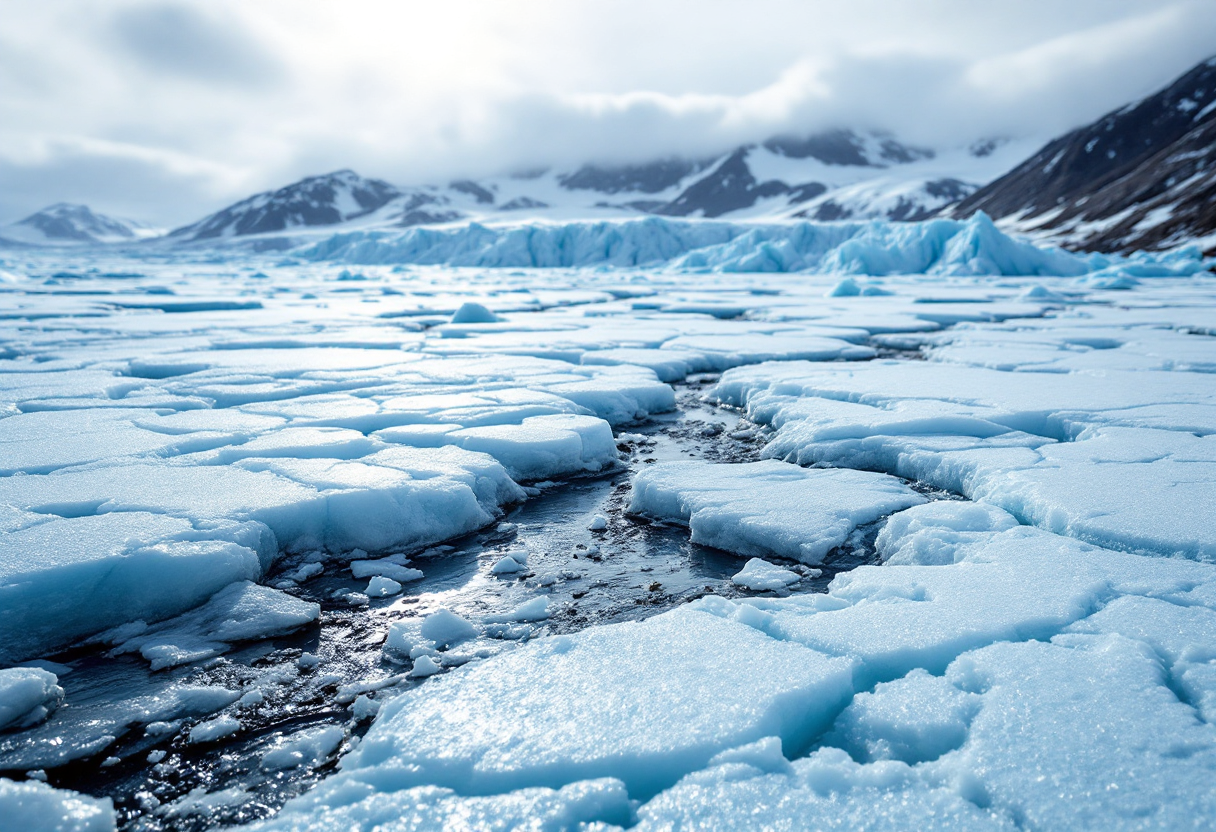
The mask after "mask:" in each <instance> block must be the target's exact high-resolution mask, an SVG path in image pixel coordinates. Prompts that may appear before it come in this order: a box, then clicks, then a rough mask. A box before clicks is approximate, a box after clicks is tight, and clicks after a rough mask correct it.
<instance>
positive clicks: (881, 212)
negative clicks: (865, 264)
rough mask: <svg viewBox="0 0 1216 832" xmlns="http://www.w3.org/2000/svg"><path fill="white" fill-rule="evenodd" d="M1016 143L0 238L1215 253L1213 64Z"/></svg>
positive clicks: (45, 217) (76, 219)
mask: <svg viewBox="0 0 1216 832" xmlns="http://www.w3.org/2000/svg"><path fill="white" fill-rule="evenodd" d="M1032 149H1033V146H1032V145H1028V144H1027V143H1026V142H1024V141H1023V142H1005V141H1000V140H990V141H983V142H978V143H975V144H972V145H971V146H968V147H957V148H952V149H933V148H927V147H920V146H916V145H913V144H910V143H906V142H903V141H901V140H899V139H898V138H897V137H895V136H893V135H890V134H886V133H878V132H857V131H851V130H833V131H828V132H823V133H817V134H813V135H809V136H778V137H774V138H772V139H769V140H768V141H765V142H761V143H759V144H749V145H744V146H741V147H737V148H735V149H733V150H731V151H729V152H727V153H723V154H722V155H720V156H717V157H714V158H706V159H682V158H665V159H657V160H653V161H650V162H646V163H642V164H632V165H604V164H587V165H583V166H581V167H578V168H575V169H572V170H549V169H546V170H536V171H529V172H525V173H517V174H515V175H511V176H499V177H491V178H486V179H479V180H476V181H474V180H469V179H464V180H454V181H451V182H448V183H446V184H432V185H424V186H416V187H400V186H397V185H393V184H390V183H388V182H385V181H383V180H380V179H366V178H363V177H361V176H359V175H358V174H356V173H354V172H353V171H350V170H342V171H337V172H335V173H330V174H325V175H323V176H312V177H309V178H307V179H303V180H301V181H299V182H296V183H294V184H291V185H288V186H286V187H284V188H280V189H279V190H277V191H267V192H266V193H261V194H256V195H254V196H251V197H249V198H247V199H244V200H241V201H240V202H237V203H235V204H233V205H230V206H229V207H227V208H225V209H223V210H222V211H218V212H216V213H214V214H211V215H210V216H207V217H204V218H203V219H201V220H199V221H198V222H195V223H191V224H190V225H187V226H184V227H181V228H178V229H175V230H173V231H171V232H169V233H168V234H162V233H161V232H156V231H154V230H151V229H148V228H147V227H145V226H141V225H139V224H136V223H131V222H129V221H125V220H116V219H113V218H109V217H105V216H102V215H99V214H95V213H93V212H91V211H90V210H89V209H88V208H86V207H84V206H79V205H62V204H61V205H55V206H52V207H50V208H47V209H45V210H43V211H40V212H38V213H37V214H34V215H33V216H30V217H27V218H26V219H24V220H22V221H21V222H19V223H14V224H12V225H9V226H6V227H4V228H0V238H2V239H3V240H4V241H11V242H17V243H22V244H31V245H48V244H51V245H55V244H61V245H64V244H66V245H81V244H97V243H132V242H136V241H140V240H145V239H148V238H151V237H160V238H161V240H162V243H161V244H176V245H181V244H191V245H215V244H220V243H224V242H227V243H240V244H242V245H243V246H247V247H249V248H252V249H255V250H268V249H269V250H273V249H286V248H290V247H294V246H295V245H298V244H300V243H301V242H304V240H305V239H309V238H315V237H316V236H317V235H318V234H331V233H334V232H338V231H348V230H361V229H372V228H377V229H392V228H404V227H409V226H415V225H442V224H449V223H467V222H481V223H496V222H510V221H521V220H527V219H550V220H572V219H612V218H626V217H631V216H642V215H648V214H649V215H659V216H672V217H704V218H725V219H740V220H744V219H766V220H779V219H810V220H816V221H833V220H857V219H887V220H894V221H912V220H922V219H928V218H931V217H934V216H957V217H965V216H970V215H971V214H973V213H974V212H976V211H979V210H982V211H984V212H986V213H987V214H988V215H989V216H991V217H993V218H994V219H996V220H997V222H998V224H999V225H1001V226H1002V227H1004V228H1006V229H1007V230H1013V231H1019V232H1023V233H1028V234H1031V235H1033V236H1036V237H1039V238H1044V239H1048V240H1052V241H1055V242H1059V243H1061V244H1063V245H1065V246H1066V247H1070V248H1078V249H1096V250H1102V251H1127V250H1134V249H1159V248H1168V247H1171V246H1175V245H1178V244H1181V243H1187V242H1195V241H1197V242H1199V244H1200V245H1202V246H1204V247H1205V250H1210V251H1213V252H1214V253H1216V207H1214V206H1216V59H1214V60H1212V61H1208V62H1205V63H1203V64H1200V65H1199V66H1197V67H1195V68H1194V69H1192V70H1191V71H1190V72H1188V73H1187V74H1186V75H1184V76H1182V77H1181V78H1179V79H1178V80H1177V81H1175V82H1174V83H1173V84H1171V85H1170V86H1169V87H1167V88H1166V89H1164V90H1161V91H1160V92H1158V93H1155V94H1154V95H1151V96H1149V97H1147V98H1145V99H1142V100H1141V101H1138V102H1135V103H1133V104H1130V105H1128V106H1126V107H1124V108H1122V109H1120V110H1118V111H1116V112H1113V113H1110V114H1108V115H1106V116H1104V117H1103V118H1101V119H1099V120H1098V121H1096V122H1094V123H1093V124H1091V125H1088V126H1086V127H1082V128H1079V129H1077V130H1074V131H1072V132H1071V133H1069V134H1067V135H1065V136H1062V137H1060V138H1057V139H1055V140H1053V141H1051V142H1049V143H1048V144H1047V145H1046V146H1044V147H1042V149H1040V150H1038V151H1037V152H1035V153H1033V154H1032V155H1029V158H1027V155H1028V154H1030V153H1031V151H1032ZM1022 160H1025V161H1022ZM1019 162H1020V164H1019Z"/></svg>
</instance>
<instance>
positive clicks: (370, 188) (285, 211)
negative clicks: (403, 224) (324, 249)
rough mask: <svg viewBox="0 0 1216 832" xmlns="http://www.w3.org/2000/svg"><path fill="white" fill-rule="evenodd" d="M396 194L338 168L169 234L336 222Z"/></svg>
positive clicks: (210, 234) (206, 235) (229, 233)
mask: <svg viewBox="0 0 1216 832" xmlns="http://www.w3.org/2000/svg"><path fill="white" fill-rule="evenodd" d="M400 196H401V191H399V190H397V188H395V187H393V186H392V185H390V184H389V183H387V182H384V181H382V180H379V179H364V178H363V177H361V176H359V175H358V174H356V173H355V172H354V171H350V170H340V171H337V172H335V173H330V174H326V175H324V176H310V177H308V178H307V179H302V180H301V181H299V182H296V183H295V184H294V185H288V186H287V187H285V188H280V189H279V190H277V191H267V192H266V193H261V194H255V195H254V196H251V197H249V198H248V199H244V200H241V201H240V202H238V203H236V204H235V205H231V206H229V207H227V208H225V209H224V210H222V211H219V212H217V213H215V214H212V215H211V216H208V217H204V218H203V219H201V220H199V221H198V222H196V223H194V224H192V225H187V226H185V227H183V228H178V229H176V230H174V231H172V232H171V233H170V235H169V236H171V237H180V238H185V239H190V240H207V239H215V238H217V237H240V236H245V235H248V234H266V233H270V232H276V231H290V230H292V229H296V228H308V227H312V226H325V225H337V224H338V223H342V222H347V221H349V220H353V219H358V218H359V217H362V216H365V215H367V214H370V213H371V212H373V211H375V210H377V209H378V208H382V207H383V206H384V205H386V204H387V203H389V202H390V201H392V200H394V199H396V198H398V197H400Z"/></svg>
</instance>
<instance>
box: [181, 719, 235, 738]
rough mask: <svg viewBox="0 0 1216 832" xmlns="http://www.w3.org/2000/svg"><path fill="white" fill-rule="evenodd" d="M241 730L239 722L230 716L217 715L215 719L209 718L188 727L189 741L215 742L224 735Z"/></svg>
mask: <svg viewBox="0 0 1216 832" xmlns="http://www.w3.org/2000/svg"><path fill="white" fill-rule="evenodd" d="M239 730H241V723H240V722H238V721H237V720H236V718H235V717H231V716H217V717H216V718H215V719H210V720H208V721H206V722H200V723H199V724H198V725H195V726H194V727H193V728H191V729H190V737H189V742H190V743H191V744H192V745H193V744H196V743H204V742H215V741H216V740H219V739H223V738H224V737H227V736H231V735H232V734H235V733H236V732H237V731H239Z"/></svg>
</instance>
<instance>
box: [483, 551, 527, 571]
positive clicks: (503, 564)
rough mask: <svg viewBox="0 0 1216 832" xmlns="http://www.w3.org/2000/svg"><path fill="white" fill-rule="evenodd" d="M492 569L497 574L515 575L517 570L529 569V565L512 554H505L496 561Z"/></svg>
mask: <svg viewBox="0 0 1216 832" xmlns="http://www.w3.org/2000/svg"><path fill="white" fill-rule="evenodd" d="M490 571H491V572H493V573H494V574H495V575H514V574H515V573H516V572H526V571H528V567H527V566H525V565H524V564H522V563H520V562H519V561H518V560H516V559H515V558H513V557H511V556H510V555H503V556H502V557H501V558H499V559H498V560H497V561H495V562H494V565H493V566H491V567H490Z"/></svg>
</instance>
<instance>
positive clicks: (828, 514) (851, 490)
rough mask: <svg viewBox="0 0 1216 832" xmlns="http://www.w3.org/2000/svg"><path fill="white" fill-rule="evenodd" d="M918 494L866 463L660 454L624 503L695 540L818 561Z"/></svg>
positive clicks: (741, 551)
mask: <svg viewBox="0 0 1216 832" xmlns="http://www.w3.org/2000/svg"><path fill="white" fill-rule="evenodd" d="M923 501H924V498H923V497H921V496H920V495H919V494H917V493H916V492H914V491H913V490H912V489H910V488H909V487H908V486H907V485H905V484H904V483H902V482H900V481H899V480H897V479H895V478H894V477H889V476H886V475H884V474H872V473H869V472H866V471H848V470H839V469H830V470H824V469H805V468H799V467H798V466H797V465H789V464H787V463H783V462H777V461H775V460H767V461H764V462H749V463H742V464H738V465H714V464H709V463H703V462H666V463H660V464H658V465H654V466H651V467H650V468H647V469H645V470H643V471H641V472H640V473H639V474H638V475H637V476H636V477H635V478H634V481H633V490H632V493H631V495H630V498H629V511H630V512H631V513H634V514H644V515H647V516H650V517H655V518H658V519H661V520H672V521H676V522H679V523H684V524H687V525H688V527H689V530H690V531H691V533H692V540H693V542H694V543H700V544H703V545H705V546H713V547H714V548H717V549H722V550H724V551H727V552H733V553H734V554H736V555H743V556H752V557H767V556H772V555H775V556H778V557H783V558H789V559H791V560H799V561H802V562H803V563H809V564H817V563H822V562H823V558H824V555H826V554H827V553H828V552H830V551H831V550H832V549H834V548H836V547H837V546H840V545H841V544H842V543H844V542H845V540H846V539H848V537H849V535H850V534H851V533H852V532H853V530H854V529H856V528H857V527H858V526H862V525H865V524H867V523H872V522H874V521H875V520H878V519H879V518H880V517H883V516H884V515H887V514H890V513H892V512H894V511H899V510H900V509H905V508H908V507H909V506H914V505H916V504H918V503H921V502H923Z"/></svg>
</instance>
